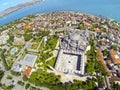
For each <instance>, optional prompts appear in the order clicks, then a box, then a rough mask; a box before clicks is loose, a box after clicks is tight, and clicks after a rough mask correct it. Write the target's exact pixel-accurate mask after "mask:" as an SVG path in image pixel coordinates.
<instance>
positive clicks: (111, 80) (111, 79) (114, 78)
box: [109, 77, 120, 82]
mask: <svg viewBox="0 0 120 90" xmlns="http://www.w3.org/2000/svg"><path fill="white" fill-rule="evenodd" d="M109 80H110V82H114V81H120V78H116V77H111V78H109Z"/></svg>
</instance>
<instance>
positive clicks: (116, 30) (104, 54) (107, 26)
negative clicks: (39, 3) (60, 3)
mask: <svg viewBox="0 0 120 90" xmlns="http://www.w3.org/2000/svg"><path fill="white" fill-rule="evenodd" d="M119 40H120V23H119V22H117V21H116V20H113V19H109V18H100V17H96V16H93V15H89V14H85V13H79V12H52V13H47V14H36V15H29V16H26V17H23V18H21V19H18V20H15V21H13V22H10V23H8V24H6V25H3V26H1V27H0V81H1V82H0V90H79V89H81V90H119V88H120V85H119V81H120V66H119V65H120V47H119V46H120V41H119Z"/></svg>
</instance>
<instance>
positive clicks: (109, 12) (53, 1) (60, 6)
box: [0, 0, 120, 25]
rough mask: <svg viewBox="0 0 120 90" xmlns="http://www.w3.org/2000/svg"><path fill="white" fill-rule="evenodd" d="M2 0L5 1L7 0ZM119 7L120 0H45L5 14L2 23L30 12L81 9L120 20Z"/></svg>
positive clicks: (81, 10) (0, 21)
mask: <svg viewBox="0 0 120 90" xmlns="http://www.w3.org/2000/svg"><path fill="white" fill-rule="evenodd" d="M2 1H3V2H5V1H7V0H2ZM9 1H12V0H9ZM14 1H17V0H14ZM0 3H1V0H0ZM0 9H1V6H0ZM119 9H120V0H45V1H44V2H40V3H37V4H34V5H32V6H29V7H26V8H24V9H20V10H18V11H16V12H13V13H11V14H9V15H6V16H4V17H3V18H0V25H4V24H6V23H8V22H10V21H13V20H16V19H19V18H22V17H24V16H27V15H29V14H36V13H47V12H53V11H79V12H84V13H88V14H93V15H102V16H107V17H110V18H113V19H116V20H118V21H120V11H119Z"/></svg>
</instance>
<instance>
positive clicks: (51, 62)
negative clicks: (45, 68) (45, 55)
mask: <svg viewBox="0 0 120 90" xmlns="http://www.w3.org/2000/svg"><path fill="white" fill-rule="evenodd" d="M55 62H56V57H53V58H52V59H51V60H49V61H47V62H46V63H47V64H48V65H50V66H52V67H54V65H55Z"/></svg>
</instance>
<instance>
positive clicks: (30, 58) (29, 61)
mask: <svg viewBox="0 0 120 90" xmlns="http://www.w3.org/2000/svg"><path fill="white" fill-rule="evenodd" d="M36 59H37V56H36V55H31V54H26V55H25V57H24V59H23V60H21V61H20V64H21V65H26V66H30V67H33V66H34V64H35V61H36Z"/></svg>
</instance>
